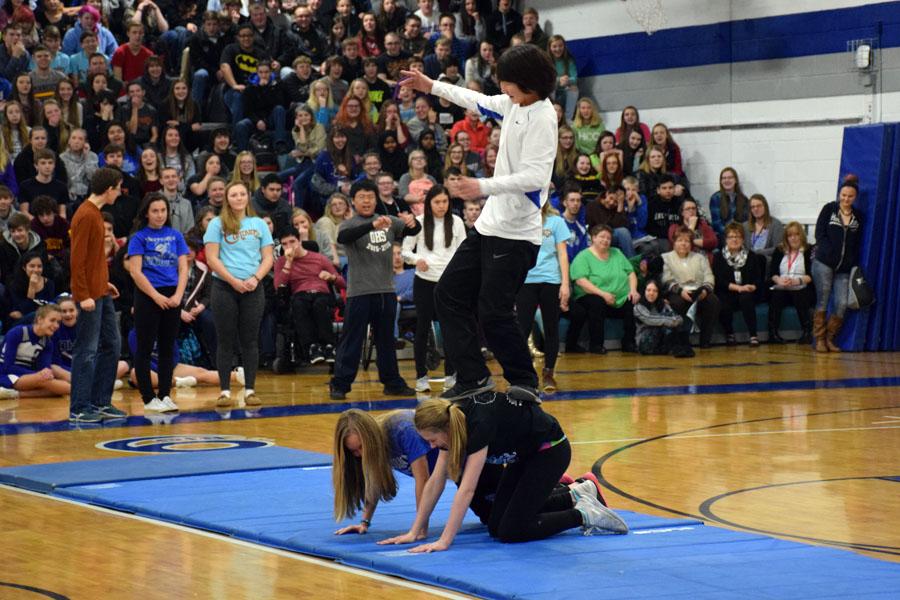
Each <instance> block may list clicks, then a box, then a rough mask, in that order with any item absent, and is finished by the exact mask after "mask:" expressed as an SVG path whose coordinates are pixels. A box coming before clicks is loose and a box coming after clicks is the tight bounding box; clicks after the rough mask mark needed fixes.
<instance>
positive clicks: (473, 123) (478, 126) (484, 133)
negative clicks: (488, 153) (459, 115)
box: [450, 110, 491, 154]
mask: <svg viewBox="0 0 900 600" xmlns="http://www.w3.org/2000/svg"><path fill="white" fill-rule="evenodd" d="M460 131H465V132H466V133H468V134H469V140H471V142H472V147H471V150H472V152H477V153H478V154H484V149H485V148H487V145H488V142H489V140H490V137H491V128H490V127H488V126H487V125H485V124H484V123H482V122H481V116H480V115H479V114H478V113H477V112H475V111H473V110H467V111H466V116H465V117H464V118H463V119H461V120H459V121H457V122H456V123H454V124H453V127H452V128H451V129H450V138H451V139H452V140H454V141H456V134H457V133H459V132H460Z"/></svg>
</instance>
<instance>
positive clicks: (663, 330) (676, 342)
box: [634, 279, 694, 358]
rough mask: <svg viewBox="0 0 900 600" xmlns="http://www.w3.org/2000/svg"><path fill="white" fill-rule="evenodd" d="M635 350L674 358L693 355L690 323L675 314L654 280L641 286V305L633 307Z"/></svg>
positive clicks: (639, 303) (688, 320)
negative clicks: (669, 355)
mask: <svg viewBox="0 0 900 600" xmlns="http://www.w3.org/2000/svg"><path fill="white" fill-rule="evenodd" d="M634 321H635V324H636V325H637V327H636V329H637V333H636V342H637V351H638V352H640V353H641V354H645V355H666V354H671V355H672V356H674V357H675V358H690V357H692V356H694V351H693V350H692V349H691V338H690V333H691V325H692V323H691V320H690V319H686V318H684V317H682V316H681V315H679V314H676V313H675V311H674V310H672V307H671V306H669V305H668V304H667V303H666V301H665V300H664V299H663V295H662V293H661V292H660V289H659V283H657V282H656V280H655V279H651V280H649V281H647V283H646V284H645V285H644V294H643V295H642V296H641V300H640V302H638V303H637V304H635V305H634Z"/></svg>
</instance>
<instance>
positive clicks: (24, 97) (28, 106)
mask: <svg viewBox="0 0 900 600" xmlns="http://www.w3.org/2000/svg"><path fill="white" fill-rule="evenodd" d="M2 48H5V46H0V49H2ZM9 99H10V100H15V101H16V102H18V103H19V104H21V105H22V117H23V118H24V119H25V123H26V124H27V125H29V126H35V125H38V124H39V123H38V121H39V119H40V114H41V104H40V102H38V100H37V98H35V97H34V86H33V85H32V83H31V75H29V74H28V73H19V74H18V75H15V76H14V78H13V90H12V93H11V94H10V95H9Z"/></svg>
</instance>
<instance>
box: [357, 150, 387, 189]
mask: <svg viewBox="0 0 900 600" xmlns="http://www.w3.org/2000/svg"><path fill="white" fill-rule="evenodd" d="M360 165H361V166H362V172H361V173H360V174H359V179H368V180H369V181H371V182H373V183H374V182H375V178H376V177H377V176H378V174H379V173H381V171H382V169H381V154H379V153H378V152H366V153H365V154H363V157H362V161H361V162H360Z"/></svg>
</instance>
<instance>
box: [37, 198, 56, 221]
mask: <svg viewBox="0 0 900 600" xmlns="http://www.w3.org/2000/svg"><path fill="white" fill-rule="evenodd" d="M30 208H31V213H32V214H33V215H34V216H36V217H38V216H40V215H46V214H48V213H50V214H54V215H55V214H56V212H57V211H58V210H59V203H58V202H57V201H56V200H54V199H53V197H52V196H46V195H41V196H38V197H36V198H35V199H34V200H32V201H31V206H30Z"/></svg>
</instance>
